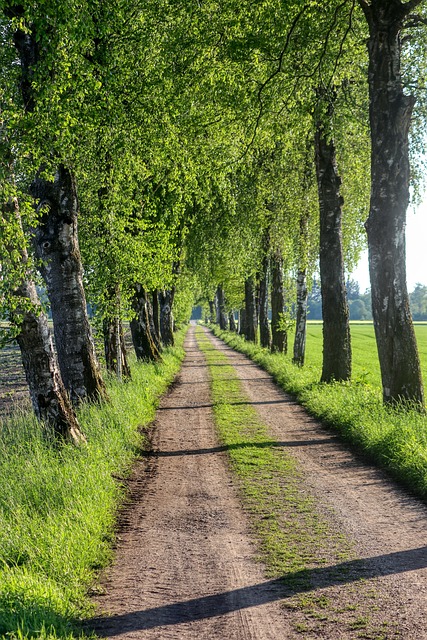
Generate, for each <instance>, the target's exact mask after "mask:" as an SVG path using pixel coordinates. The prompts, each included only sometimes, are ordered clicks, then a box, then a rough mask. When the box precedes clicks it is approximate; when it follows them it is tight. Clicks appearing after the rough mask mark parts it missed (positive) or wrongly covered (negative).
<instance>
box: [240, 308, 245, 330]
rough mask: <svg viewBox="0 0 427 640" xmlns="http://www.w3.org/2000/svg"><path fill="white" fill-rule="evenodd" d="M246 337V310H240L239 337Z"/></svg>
mask: <svg viewBox="0 0 427 640" xmlns="http://www.w3.org/2000/svg"><path fill="white" fill-rule="evenodd" d="M245 335H246V310H245V309H240V312H239V336H245Z"/></svg>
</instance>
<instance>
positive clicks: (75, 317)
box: [32, 165, 107, 403]
mask: <svg viewBox="0 0 427 640" xmlns="http://www.w3.org/2000/svg"><path fill="white" fill-rule="evenodd" d="M32 191H33V195H34V197H36V198H37V199H38V211H39V215H40V217H39V224H38V226H37V227H36V229H35V232H34V242H35V249H36V255H37V257H38V258H39V259H40V261H41V262H40V265H41V266H40V271H41V274H42V276H43V278H44V280H45V282H46V287H47V292H48V296H49V301H50V305H51V310H52V318H53V325H54V334H55V345H56V350H57V354H58V362H59V368H60V370H61V375H62V379H63V381H64V384H65V387H66V389H67V390H68V392H69V393H70V397H71V400H72V401H73V403H79V402H80V401H81V400H84V399H89V400H99V399H106V397H107V394H106V389H105V385H104V382H103V380H102V377H101V372H100V368H99V364H98V360H97V357H96V354H95V345H94V342H93V337H92V331H91V327H90V324H89V318H88V315H87V305H86V298H85V293H84V289H83V267H82V263H81V258H80V249H79V243H78V235H77V214H78V200H77V189H76V184H75V181H74V177H73V175H72V173H71V171H70V170H69V169H67V168H66V167H65V166H64V165H59V167H58V169H57V172H56V175H55V180H54V182H48V181H46V180H41V179H36V180H35V182H34V183H33V186H32Z"/></svg>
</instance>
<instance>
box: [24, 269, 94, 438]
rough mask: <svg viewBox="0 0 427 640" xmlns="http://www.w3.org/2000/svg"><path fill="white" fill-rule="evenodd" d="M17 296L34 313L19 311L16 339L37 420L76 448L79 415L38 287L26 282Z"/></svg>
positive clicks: (80, 435) (81, 436)
mask: <svg viewBox="0 0 427 640" xmlns="http://www.w3.org/2000/svg"><path fill="white" fill-rule="evenodd" d="M17 295H19V296H20V297H22V298H26V299H27V300H29V301H30V302H31V303H32V305H34V306H33V309H34V310H33V311H22V312H19V310H18V311H17V315H20V316H21V317H20V333H19V334H18V336H17V341H18V344H19V348H20V350H21V357H22V363H23V365H24V370H25V377H26V379H27V383H28V388H29V391H30V397H31V402H32V405H33V408H34V412H35V414H36V416H37V417H38V418H39V419H40V420H44V421H45V422H47V423H48V424H50V425H51V426H52V428H53V430H54V432H55V434H56V435H57V436H58V437H60V438H61V439H64V440H69V441H71V442H73V443H74V444H78V443H80V442H84V441H85V438H84V436H83V434H82V432H81V431H80V427H79V424H78V422H77V418H76V414H75V413H74V409H73V406H72V404H71V402H70V399H69V396H68V394H67V392H66V390H65V387H64V384H63V382H62V379H61V375H60V373H59V368H58V365H57V361H56V357H55V353H54V350H53V343H52V338H51V335H50V331H49V326H48V323H47V318H46V316H45V314H44V313H43V312H42V310H41V306H40V303H39V301H38V298H37V292H36V287H35V284H34V283H33V282H31V281H26V282H23V283H22V285H21V287H20V288H19V290H18V291H17Z"/></svg>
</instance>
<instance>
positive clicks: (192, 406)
mask: <svg viewBox="0 0 427 640" xmlns="http://www.w3.org/2000/svg"><path fill="white" fill-rule="evenodd" d="M224 404H227V405H229V406H230V407H239V406H246V405H248V406H251V405H264V404H297V403H296V402H295V401H294V400H292V399H290V398H289V399H287V398H285V399H284V400H257V401H254V402H249V401H248V400H241V401H239V402H226V403H224ZM213 406H214V405H213V404H197V403H194V404H188V405H187V404H185V405H181V406H180V407H159V408H158V409H157V410H158V411H181V409H209V408H212V407H213Z"/></svg>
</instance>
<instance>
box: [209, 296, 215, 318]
mask: <svg viewBox="0 0 427 640" xmlns="http://www.w3.org/2000/svg"><path fill="white" fill-rule="evenodd" d="M215 317H216V310H215V302H214V300H209V322H211V323H212V324H213V323H214V322H215Z"/></svg>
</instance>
